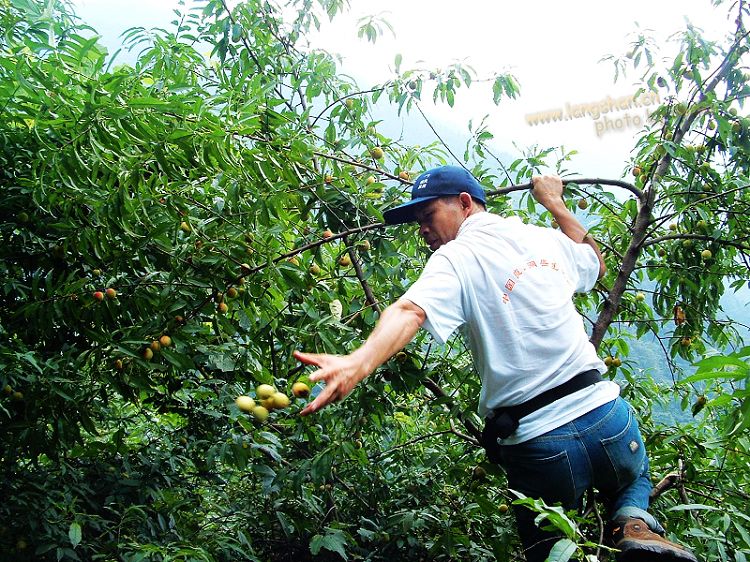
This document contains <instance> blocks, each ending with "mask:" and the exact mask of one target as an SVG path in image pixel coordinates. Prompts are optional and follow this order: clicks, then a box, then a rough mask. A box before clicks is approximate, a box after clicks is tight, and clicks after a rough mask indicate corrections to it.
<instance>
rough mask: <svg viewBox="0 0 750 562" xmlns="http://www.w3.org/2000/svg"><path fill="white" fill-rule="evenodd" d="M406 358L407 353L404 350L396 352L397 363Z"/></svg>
mask: <svg viewBox="0 0 750 562" xmlns="http://www.w3.org/2000/svg"><path fill="white" fill-rule="evenodd" d="M406 359H407V355H406V353H405V352H403V351H399V352H398V353H397V354H396V361H398V362H399V363H403V362H404V361H406Z"/></svg>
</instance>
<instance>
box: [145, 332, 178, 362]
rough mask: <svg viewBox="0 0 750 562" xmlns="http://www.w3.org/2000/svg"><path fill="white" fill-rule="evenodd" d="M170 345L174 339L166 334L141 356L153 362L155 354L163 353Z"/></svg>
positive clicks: (152, 343) (151, 344)
mask: <svg viewBox="0 0 750 562" xmlns="http://www.w3.org/2000/svg"><path fill="white" fill-rule="evenodd" d="M170 345H172V338H171V337H169V336H168V335H166V334H165V335H163V336H161V337H160V338H159V339H158V340H154V341H152V342H151V343H150V344H149V346H148V347H147V348H145V349H144V350H143V351H142V352H141V355H142V356H143V358H144V359H145V360H146V361H151V360H152V359H153V358H154V353H157V352H159V351H161V349H162V348H163V347H169V346H170Z"/></svg>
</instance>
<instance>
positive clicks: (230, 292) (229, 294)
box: [227, 287, 239, 299]
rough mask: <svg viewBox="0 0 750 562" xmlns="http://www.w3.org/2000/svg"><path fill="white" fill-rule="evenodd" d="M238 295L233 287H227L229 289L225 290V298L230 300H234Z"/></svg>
mask: <svg viewBox="0 0 750 562" xmlns="http://www.w3.org/2000/svg"><path fill="white" fill-rule="evenodd" d="M238 294H239V293H237V289H235V288H234V287H229V289H227V297H229V298H230V299H233V298H236V297H237V295H238Z"/></svg>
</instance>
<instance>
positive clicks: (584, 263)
mask: <svg viewBox="0 0 750 562" xmlns="http://www.w3.org/2000/svg"><path fill="white" fill-rule="evenodd" d="M554 235H555V236H557V237H558V240H559V242H560V244H561V245H562V247H563V250H564V251H565V255H566V256H567V257H568V261H569V267H568V273H569V274H570V275H571V276H572V279H573V285H574V287H575V292H577V293H585V292H587V291H590V290H591V289H592V288H593V287H594V285H595V284H596V281H597V280H598V279H599V258H598V257H597V255H596V252H595V251H594V248H592V247H591V246H589V245H588V244H583V243H581V244H577V243H576V242H573V240H571V239H570V238H568V237H567V236H566V235H565V234H563V233H562V232H558V231H554Z"/></svg>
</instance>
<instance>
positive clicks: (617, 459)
mask: <svg viewBox="0 0 750 562" xmlns="http://www.w3.org/2000/svg"><path fill="white" fill-rule="evenodd" d="M601 444H602V446H603V447H604V450H605V451H606V452H607V456H608V457H609V461H610V463H611V464H612V469H613V471H614V474H615V477H616V479H617V484H616V486H615V487H616V489H620V488H622V487H623V486H627V485H628V484H631V483H632V482H633V481H635V479H636V478H638V476H640V474H641V472H642V471H643V463H644V462H645V460H646V448H645V447H644V446H643V439H642V438H641V433H640V431H639V430H638V423H637V422H636V420H635V417H634V416H633V411H632V410H631V409H630V408H628V421H627V424H626V425H625V428H624V429H623V430H622V431H620V432H619V433H618V434H617V435H614V436H612V437H608V438H607V439H602V440H601Z"/></svg>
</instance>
